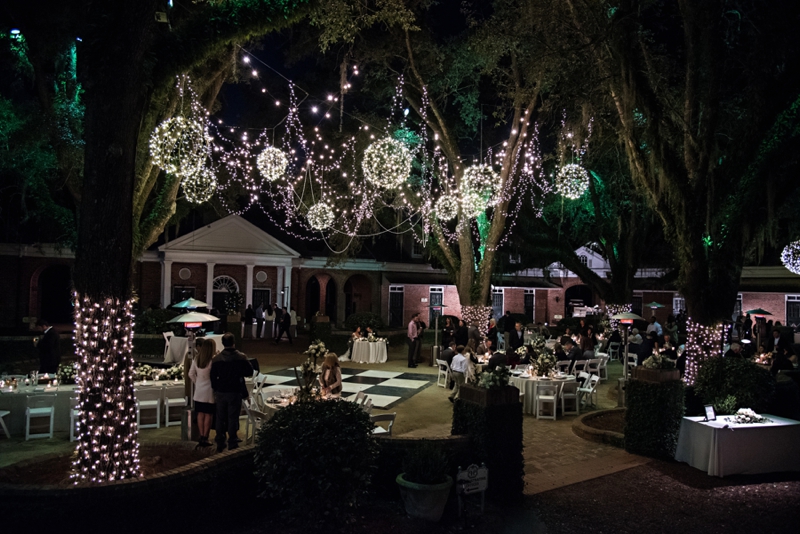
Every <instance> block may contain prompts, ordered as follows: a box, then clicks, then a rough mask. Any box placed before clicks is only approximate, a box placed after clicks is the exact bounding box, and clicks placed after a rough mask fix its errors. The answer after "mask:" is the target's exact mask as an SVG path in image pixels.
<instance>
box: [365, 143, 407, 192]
mask: <svg viewBox="0 0 800 534" xmlns="http://www.w3.org/2000/svg"><path fill="white" fill-rule="evenodd" d="M361 168H362V169H363V170H364V177H365V178H366V179H367V181H369V182H372V183H373V184H375V185H377V186H378V187H382V188H384V189H395V188H397V187H400V186H401V185H403V183H404V182H405V181H406V179H407V178H408V175H409V174H411V152H409V150H408V148H406V146H405V145H404V144H403V143H402V142H400V141H397V140H396V139H392V138H391V137H384V138H383V139H379V140H378V141H375V142H374V143H372V144H371V145H369V147H367V149H366V150H365V151H364V160H363V161H362V162H361Z"/></svg>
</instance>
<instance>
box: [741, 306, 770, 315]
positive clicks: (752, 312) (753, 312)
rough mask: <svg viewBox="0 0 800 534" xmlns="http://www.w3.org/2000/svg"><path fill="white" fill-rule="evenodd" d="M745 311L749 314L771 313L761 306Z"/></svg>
mask: <svg viewBox="0 0 800 534" xmlns="http://www.w3.org/2000/svg"><path fill="white" fill-rule="evenodd" d="M745 313H749V314H750V315H772V314H771V313H770V312H768V311H767V310H765V309H763V308H756V309H755V310H747V311H746V312H745Z"/></svg>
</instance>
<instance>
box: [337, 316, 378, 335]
mask: <svg viewBox="0 0 800 534" xmlns="http://www.w3.org/2000/svg"><path fill="white" fill-rule="evenodd" d="M344 326H345V328H347V329H348V330H350V331H352V330H355V329H356V327H357V326H360V327H361V331H362V332H363V331H365V330H366V329H367V327H368V326H369V327H371V328H372V329H373V330H378V329H380V328H384V327H385V326H386V325H384V324H383V320H382V319H381V316H380V315H378V314H377V313H372V312H360V313H353V314H351V315H350V316H349V317H348V318H347V319H345V321H344Z"/></svg>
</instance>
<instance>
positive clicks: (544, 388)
mask: <svg viewBox="0 0 800 534" xmlns="http://www.w3.org/2000/svg"><path fill="white" fill-rule="evenodd" d="M558 386H559V385H558V384H556V383H554V382H551V381H549V380H537V382H536V393H535V395H536V397H555V396H556V394H557V393H558Z"/></svg>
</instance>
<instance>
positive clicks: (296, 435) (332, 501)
mask: <svg viewBox="0 0 800 534" xmlns="http://www.w3.org/2000/svg"><path fill="white" fill-rule="evenodd" d="M372 428H374V425H373V424H372V422H371V421H370V418H369V415H367V413H366V412H365V411H364V410H363V409H361V407H360V406H358V405H357V404H355V403H353V402H331V401H312V402H302V403H297V404H292V405H290V406H287V407H286V408H284V409H282V410H280V411H279V412H278V413H276V414H275V415H274V416H273V417H272V419H270V420H269V421H268V422H266V423H264V424H263V425H262V427H261V429H260V430H259V432H258V440H257V442H256V455H255V466H256V477H257V478H258V480H259V485H260V487H261V489H262V492H261V494H260V495H261V496H262V497H272V498H275V499H278V500H279V501H280V504H281V506H282V511H283V512H284V513H285V514H286V515H288V516H294V517H297V518H306V519H308V520H309V521H312V522H314V521H322V520H324V521H326V522H329V521H331V520H333V521H337V522H340V521H343V520H345V519H346V518H347V516H348V515H349V514H350V512H352V510H353V508H354V507H355V506H356V504H357V501H358V498H359V497H360V496H362V495H364V494H366V492H367V488H368V486H369V485H370V482H371V478H372V474H373V472H374V471H375V469H376V461H377V455H378V445H377V440H376V438H374V437H373V436H372V433H371V432H372Z"/></svg>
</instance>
